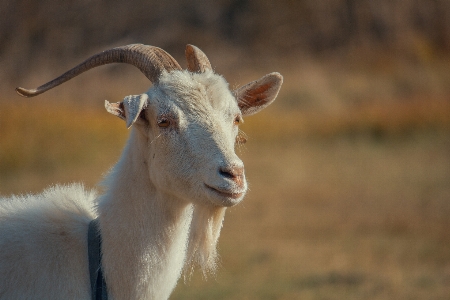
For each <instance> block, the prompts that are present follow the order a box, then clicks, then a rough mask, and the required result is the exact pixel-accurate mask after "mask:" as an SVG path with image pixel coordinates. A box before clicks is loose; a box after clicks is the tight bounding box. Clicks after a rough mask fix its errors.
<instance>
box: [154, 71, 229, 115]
mask: <svg viewBox="0 0 450 300" xmlns="http://www.w3.org/2000/svg"><path fill="white" fill-rule="evenodd" d="M155 92H156V93H157V94H160V96H162V97H164V98H169V99H170V100H172V101H174V102H176V103H177V104H178V105H180V106H181V107H184V106H186V105H188V106H196V107H198V106H203V107H212V108H214V109H226V108H227V107H230V106H233V107H234V106H236V107H237V102H236V99H235V97H234V96H233V94H232V92H231V91H230V89H229V87H228V82H227V81H226V80H225V79H224V78H223V77H222V76H220V75H218V74H215V73H214V72H213V71H210V70H207V71H206V72H204V73H192V72H189V71H187V70H182V71H172V72H170V73H167V72H164V73H163V74H161V77H160V79H159V82H158V84H157V85H156V86H155Z"/></svg>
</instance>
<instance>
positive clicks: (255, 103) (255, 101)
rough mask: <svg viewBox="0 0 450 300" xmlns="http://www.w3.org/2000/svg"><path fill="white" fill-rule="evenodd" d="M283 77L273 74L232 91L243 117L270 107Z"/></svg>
mask: <svg viewBox="0 0 450 300" xmlns="http://www.w3.org/2000/svg"><path fill="white" fill-rule="evenodd" d="M282 83H283V76H281V74H280V73H277V72H274V73H270V74H267V75H265V76H263V77H261V78H260V79H258V80H255V81H252V82H250V83H247V84H246V85H244V86H242V87H240V88H238V89H237V90H235V91H234V94H235V95H236V99H237V101H238V105H239V108H240V109H241V113H242V115H243V116H250V115H253V114H256V113H257V112H259V111H260V110H262V109H263V108H265V107H267V106H268V105H270V104H271V103H272V102H273V101H274V100H275V98H276V97H277V95H278V92H279V91H280V88H281V84H282Z"/></svg>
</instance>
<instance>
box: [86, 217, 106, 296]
mask: <svg viewBox="0 0 450 300" xmlns="http://www.w3.org/2000/svg"><path fill="white" fill-rule="evenodd" d="M101 249H102V237H101V234H100V229H99V226H98V219H94V220H92V221H91V222H89V229H88V255H89V277H90V281H91V299H92V300H107V299H108V293H107V290H106V282H105V277H103V272H102V256H101Z"/></svg>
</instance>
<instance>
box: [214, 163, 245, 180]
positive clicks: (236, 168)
mask: <svg viewBox="0 0 450 300" xmlns="http://www.w3.org/2000/svg"><path fill="white" fill-rule="evenodd" d="M219 173H220V175H222V176H223V177H226V178H230V179H233V180H236V179H237V178H240V177H242V175H244V166H242V165H232V166H222V167H220V168H219Z"/></svg>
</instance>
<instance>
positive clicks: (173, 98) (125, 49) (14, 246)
mask: <svg viewBox="0 0 450 300" xmlns="http://www.w3.org/2000/svg"><path fill="white" fill-rule="evenodd" d="M186 59H187V62H188V67H187V70H182V68H181V67H180V65H179V64H178V63H177V61H176V60H175V59H174V58H173V57H172V56H170V55H169V54H168V53H167V52H165V51H164V50H162V49H160V48H157V47H154V46H147V45H142V44H133V45H127V46H122V47H117V48H113V49H110V50H106V51H104V52H101V53H98V54H96V55H94V56H92V57H90V58H88V59H87V60H86V61H84V62H83V63H81V64H79V65H78V66H76V67H74V68H73V69H71V70H69V71H67V72H66V73H64V74H63V75H61V76H59V77H57V78H56V79H54V80H52V81H50V82H48V83H46V84H44V85H42V86H40V87H38V88H36V89H32V90H27V89H24V88H20V87H19V88H17V89H16V91H17V92H18V93H19V94H20V95H22V96H25V97H31V96H36V95H39V94H41V93H43V92H45V91H47V90H49V89H51V88H54V87H56V86H58V85H60V84H61V83H63V82H65V81H68V80H70V79H71V78H73V77H75V76H77V75H79V74H81V73H83V72H85V71H87V70H89V69H91V68H94V67H97V66H100V65H104V64H109V63H128V64H131V65H134V66H135V67H137V68H138V69H139V70H140V71H141V72H142V73H143V74H144V75H145V76H146V77H147V78H148V79H149V80H150V81H151V82H152V83H153V86H152V87H151V88H150V89H149V90H148V91H147V92H146V93H144V94H141V95H132V96H127V97H125V98H124V99H123V101H122V102H118V103H109V102H108V101H105V107H106V110H107V111H108V112H109V113H112V114H113V115H115V116H117V117H119V118H121V119H123V120H124V121H125V123H126V126H127V128H130V127H132V129H131V132H130V136H129V139H128V142H127V144H126V146H125V149H124V151H123V153H122V155H121V157H120V159H119V161H118V163H117V164H116V165H115V166H114V167H113V168H112V170H111V172H110V173H109V174H108V175H107V176H106V178H105V180H104V182H103V185H104V187H105V192H104V193H103V194H102V195H99V196H97V194H96V192H95V191H91V190H86V189H85V188H84V187H83V186H82V185H81V184H72V185H68V186H54V187H51V188H48V189H46V190H45V191H44V192H43V193H41V194H38V195H25V196H13V197H10V198H4V199H1V201H0V249H1V250H0V274H1V275H0V299H90V297H91V292H90V282H89V270H88V251H87V231H88V224H89V223H90V221H91V220H93V219H95V218H97V222H98V227H99V234H100V235H101V239H102V246H101V253H102V268H103V272H104V278H105V281H106V285H107V292H108V296H109V297H110V299H116V300H117V299H167V298H168V297H169V296H170V294H171V292H172V290H173V289H174V287H175V285H176V283H177V281H178V279H179V278H180V276H181V274H182V273H183V272H184V271H185V272H186V271H187V272H188V273H189V272H190V271H191V270H192V267H193V266H195V265H199V266H200V268H201V269H202V271H203V272H204V273H205V274H207V273H210V272H212V273H213V272H214V271H215V269H216V260H217V252H216V244H217V240H218V237H219V234H220V229H221V227H222V221H223V218H224V213H225V210H226V208H227V207H230V206H233V205H236V204H238V203H239V202H240V201H241V200H242V199H243V197H244V195H245V193H246V191H247V182H246V178H245V173H244V165H243V163H242V161H241V160H240V159H239V158H238V157H237V155H236V154H235V151H234V149H235V144H236V143H239V141H240V139H239V138H238V130H239V129H238V125H239V123H241V122H242V117H243V116H247V115H252V114H254V113H257V112H258V111H260V110H261V109H263V108H265V107H266V106H268V105H269V104H270V103H272V102H273V101H274V100H275V98H276V96H277V94H278V91H279V90H280V87H281V84H282V81H283V77H282V76H281V75H280V74H279V73H270V74H268V75H266V76H264V77H262V78H260V79H259V80H256V81H253V82H250V83H248V84H246V85H244V86H242V87H240V88H238V89H236V90H234V91H232V90H230V88H229V87H228V83H227V82H226V81H225V79H224V78H223V77H222V76H220V75H217V74H215V73H214V72H213V70H212V67H211V64H210V62H209V60H208V58H207V57H206V55H205V54H204V53H203V52H202V51H201V50H200V49H199V48H197V47H195V46H192V45H187V47H186Z"/></svg>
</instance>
